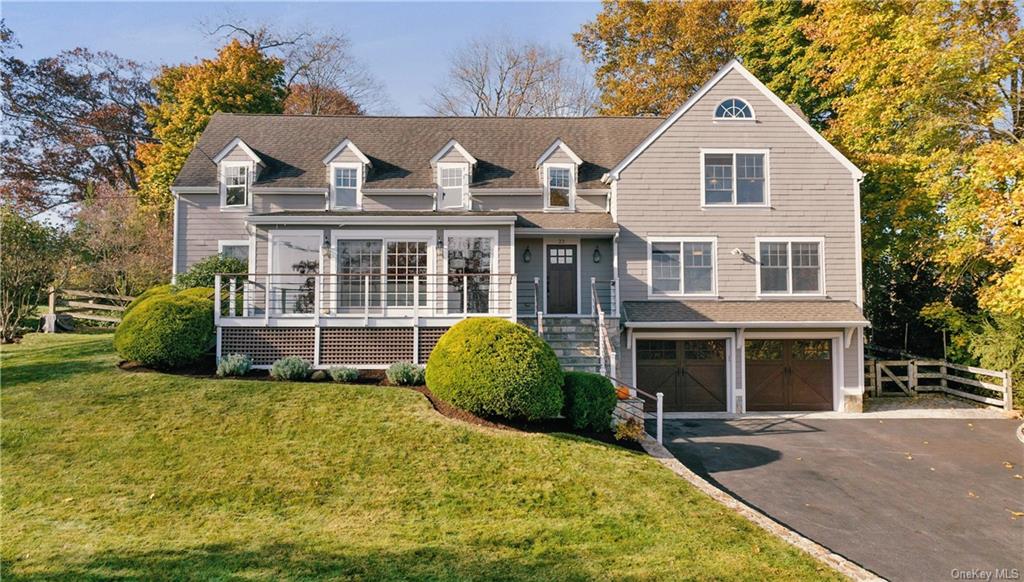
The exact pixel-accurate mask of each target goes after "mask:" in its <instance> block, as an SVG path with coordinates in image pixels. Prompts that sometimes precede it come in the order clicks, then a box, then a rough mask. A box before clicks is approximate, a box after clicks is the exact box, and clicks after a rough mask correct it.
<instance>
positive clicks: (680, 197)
mask: <svg viewBox="0 0 1024 582" xmlns="http://www.w3.org/2000/svg"><path fill="white" fill-rule="evenodd" d="M862 177H863V175H862V173H861V172H860V171H859V170H858V169H857V168H856V167H855V166H854V165H853V164H852V163H851V162H850V161H849V160H847V159H846V158H845V157H844V156H843V155H842V154H841V153H840V152H839V151H837V150H836V149H835V148H834V147H833V146H832V145H831V144H829V143H828V142H827V141H825V140H824V139H823V138H822V137H821V136H820V135H819V134H818V133H816V132H815V131H814V130H813V129H812V128H811V127H810V126H809V125H808V124H807V122H806V121H805V120H804V119H803V118H802V116H801V114H800V113H799V112H798V111H795V110H794V109H793V108H791V107H790V106H788V105H786V104H785V103H784V102H782V101H781V100H780V99H779V98H778V97H777V96H775V95H774V94H773V93H772V92H771V91H770V90H768V89H767V88H766V87H765V86H764V85H763V84H762V83H761V82H759V81H758V80H757V79H756V78H754V77H753V75H751V74H750V73H749V72H748V71H747V70H746V69H744V68H743V66H742V65H741V64H740V63H738V62H735V61H734V62H732V63H729V64H728V65H727V66H726V67H724V68H723V69H722V70H721V71H720V72H719V73H718V74H717V75H716V76H715V77H714V78H713V79H711V80H710V81H709V82H708V83H707V84H706V85H704V87H703V88H701V89H700V90H699V91H698V92H697V93H696V94H695V95H694V96H693V97H692V98H691V99H690V100H689V101H687V103H685V104H684V105H683V106H682V107H680V108H679V109H678V110H677V111H675V112H674V113H673V114H672V115H671V116H669V117H667V118H653V117H638V118H622V117H597V118H593V117H591V118H514V119H512V118H457V117H448V118H436V117H313V116H286V115H231V114H217V115H215V116H214V117H213V119H212V120H211V121H210V123H209V125H208V126H207V128H206V130H205V131H204V132H203V134H202V136H201V138H200V140H199V142H198V144H197V146H196V148H195V150H194V151H193V152H192V153H191V155H190V156H189V158H188V160H187V162H186V163H185V166H184V168H183V169H182V171H181V173H180V175H179V176H178V177H177V179H176V181H175V183H174V186H173V192H174V195H175V219H174V225H175V236H174V240H175V244H174V271H175V273H179V272H182V271H184V270H185V269H187V268H188V267H189V266H190V265H192V264H193V263H195V262H196V261H198V260H200V259H202V258H204V257H207V256H210V255H212V254H215V253H224V254H228V255H235V256H238V257H240V258H244V259H247V261H248V264H249V271H250V273H249V274H247V275H241V276H227V275H225V276H221V277H219V279H218V287H219V289H220V291H221V292H220V293H218V294H217V298H218V305H217V307H216V309H217V313H216V316H217V317H216V319H217V338H218V348H217V349H218V355H220V354H227V353H246V354H249V355H251V356H252V357H253V358H254V360H255V362H256V364H257V365H261V366H268V365H269V364H271V363H272V362H273V361H274V360H275V359H277V358H279V357H282V356H285V355H296V356H301V357H303V358H306V359H308V360H310V361H312V362H314V364H315V365H316V366H319V367H328V366H336V365H350V366H357V367H364V368H373V367H378V368H379V367H385V366H387V365H389V364H391V363H392V362H395V361H414V362H420V363H424V362H425V361H426V359H427V357H428V356H429V354H430V351H431V349H432V347H433V345H434V344H435V343H436V341H437V339H438V338H439V337H440V335H441V334H442V333H443V332H444V331H445V330H446V329H447V328H448V327H450V326H451V325H453V324H454V323H456V322H457V321H459V320H461V319H463V318H466V317H475V316H481V315H489V316H496V317H504V318H508V319H510V320H513V321H520V322H522V323H524V324H527V325H530V326H531V327H534V328H535V329H538V330H540V331H541V332H542V333H543V335H544V337H545V338H546V339H547V340H548V341H549V342H550V343H551V344H552V346H553V347H555V349H556V352H557V353H558V354H559V356H560V357H561V358H562V360H563V363H564V364H565V365H566V366H567V367H572V368H581V369H593V370H597V369H602V370H604V371H605V372H606V373H608V374H609V375H611V376H613V377H616V378H618V379H620V380H621V381H622V382H625V383H629V384H632V385H635V386H636V387H638V388H640V389H641V390H644V391H646V392H652V393H653V392H663V393H664V394H665V410H667V411H669V412H673V411H729V412H745V411H755V410H859V408H860V405H861V398H862V394H863V374H862V370H863V328H864V327H865V326H866V325H867V321H865V319H864V316H863V314H862V311H861V306H862V302H863V292H862V275H861V260H860V257H861V249H860V210H859V209H860V193H859V183H860V180H861V179H862Z"/></svg>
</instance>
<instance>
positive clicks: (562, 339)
mask: <svg viewBox="0 0 1024 582" xmlns="http://www.w3.org/2000/svg"><path fill="white" fill-rule="evenodd" d="M521 323H524V324H526V326H527V327H529V328H530V329H532V330H534V331H536V330H537V320H536V319H533V318H529V319H523V320H521ZM543 337H544V341H546V342H548V345H550V346H551V348H552V349H553V350H554V351H555V355H557V356H558V361H559V362H560V363H561V364H562V368H563V369H565V370H567V371H579V372H597V371H598V370H599V369H600V368H601V358H600V355H599V351H598V347H597V337H598V332H597V325H596V324H595V323H594V320H592V319H559V318H553V319H545V320H544V336H543Z"/></svg>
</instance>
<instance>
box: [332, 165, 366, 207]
mask: <svg viewBox="0 0 1024 582" xmlns="http://www.w3.org/2000/svg"><path fill="white" fill-rule="evenodd" d="M339 169H346V170H355V171H356V205H355V206H339V205H338V204H336V203H335V200H337V197H336V196H335V194H336V189H337V187H336V186H335V184H336V182H335V180H334V174H335V172H336V171H337V170H339ZM327 178H328V180H329V181H330V193H329V196H330V201H329V204H330V208H331V210H362V209H363V164H360V163H357V162H332V163H331V165H330V166H328V175H327Z"/></svg>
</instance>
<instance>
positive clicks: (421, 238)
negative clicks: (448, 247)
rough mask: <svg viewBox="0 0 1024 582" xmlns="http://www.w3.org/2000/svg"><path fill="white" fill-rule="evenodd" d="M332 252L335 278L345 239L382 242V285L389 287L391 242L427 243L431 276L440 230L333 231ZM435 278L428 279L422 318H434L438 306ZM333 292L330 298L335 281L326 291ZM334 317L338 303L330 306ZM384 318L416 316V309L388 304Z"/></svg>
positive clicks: (331, 267) (330, 262)
mask: <svg viewBox="0 0 1024 582" xmlns="http://www.w3.org/2000/svg"><path fill="white" fill-rule="evenodd" d="M330 237H331V252H330V256H329V257H328V258H327V263H328V265H327V267H328V272H329V273H330V274H331V275H337V274H338V260H337V258H338V241H342V240H378V241H380V242H381V255H380V261H381V279H380V280H381V285H385V284H386V283H385V281H386V280H387V253H388V243H389V242H425V243H427V273H426V274H427V275H432V274H435V266H436V263H437V261H436V259H437V231H435V230H393V231H381V230H348V229H343V230H332V231H331V234H330ZM431 279H432V278H431V277H427V302H426V305H423V306H420V308H419V312H420V314H421V316H422V315H430V314H431V313H433V312H434V308H433V306H434V305H436V303H435V301H436V298H437V292H436V290H435V289H433V287H435V285H432V284H431ZM325 292H326V293H329V296H333V293H334V282H333V280H330V282H329V284H328V285H327V287H326V290H325ZM328 309H329V312H330V313H331V314H336V313H337V309H336V305H335V303H334V301H332V302H331V304H330V306H329V307H328ZM381 309H382V313H383V315H384V317H392V316H396V315H412V314H413V313H415V312H416V308H415V307H410V306H406V307H388V306H385V305H382V306H381Z"/></svg>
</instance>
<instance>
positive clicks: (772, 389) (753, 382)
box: [745, 339, 833, 411]
mask: <svg viewBox="0 0 1024 582" xmlns="http://www.w3.org/2000/svg"><path fill="white" fill-rule="evenodd" d="M745 347H746V358H747V361H746V369H747V373H746V391H747V410H760V411H786V410H832V409H833V402H832V400H833V398H832V358H833V355H832V341H831V340H828V339H756V340H747V342H746V346H745Z"/></svg>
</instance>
